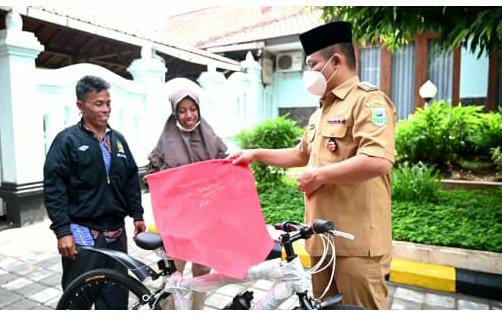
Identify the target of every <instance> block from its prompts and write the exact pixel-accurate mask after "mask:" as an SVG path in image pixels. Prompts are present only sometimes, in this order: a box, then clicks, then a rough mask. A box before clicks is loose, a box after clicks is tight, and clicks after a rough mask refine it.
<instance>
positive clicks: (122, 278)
mask: <svg viewBox="0 0 502 317" xmlns="http://www.w3.org/2000/svg"><path fill="white" fill-rule="evenodd" d="M104 288H106V289H107V290H108V292H110V291H112V292H113V293H114V294H117V293H118V292H122V293H123V294H124V295H123V296H126V295H125V294H126V293H127V297H128V301H127V306H125V305H121V306H122V307H110V308H111V309H129V310H134V309H145V308H147V309H153V308H152V307H151V305H150V303H151V302H152V301H150V299H151V296H152V294H151V292H150V291H149V290H148V289H147V288H146V287H145V286H144V285H143V284H141V283H140V282H139V281H138V280H136V279H134V278H132V277H130V276H129V275H126V274H123V273H120V272H117V271H114V270H109V269H97V270H92V271H89V272H87V273H84V274H82V275H80V276H79V277H78V278H76V279H75V280H74V281H72V282H71V283H70V285H68V287H67V288H66V290H65V291H64V292H63V295H62V296H61V299H60V300H59V302H58V305H57V307H56V309H73V310H77V309H78V310H90V309H95V308H96V306H95V304H96V299H98V300H100V299H99V298H100V295H101V291H102V290H103V289H104ZM101 298H102V297H101ZM111 304H112V305H114V304H115V303H111Z"/></svg>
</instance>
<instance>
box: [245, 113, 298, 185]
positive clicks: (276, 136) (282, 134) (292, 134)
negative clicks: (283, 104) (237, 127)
mask: <svg viewBox="0 0 502 317" xmlns="http://www.w3.org/2000/svg"><path fill="white" fill-rule="evenodd" d="M302 131H303V130H302V129H301V128H299V127H298V126H297V125H296V122H295V121H293V120H290V119H288V118H287V115H284V116H281V117H278V118H276V119H271V120H266V121H264V122H262V123H261V124H259V125H257V126H256V127H254V128H253V129H252V130H250V131H248V130H244V131H242V132H241V133H239V134H238V135H237V136H236V140H237V142H238V143H239V146H240V147H241V148H243V149H256V148H264V149H280V148H289V147H292V146H294V145H296V144H297V143H298V138H299V137H300V136H301V135H302ZM251 169H252V170H253V173H254V176H255V179H256V180H257V181H258V182H262V181H264V182H267V181H274V180H278V179H280V178H281V176H282V175H284V169H282V168H275V167H270V166H267V165H265V164H263V163H260V162H255V163H253V164H252V165H251Z"/></svg>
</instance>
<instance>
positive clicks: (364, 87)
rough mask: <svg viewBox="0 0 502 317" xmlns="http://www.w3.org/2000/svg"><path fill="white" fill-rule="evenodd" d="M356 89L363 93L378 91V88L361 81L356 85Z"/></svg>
mask: <svg viewBox="0 0 502 317" xmlns="http://www.w3.org/2000/svg"><path fill="white" fill-rule="evenodd" d="M357 87H359V88H361V89H362V90H364V91H375V90H378V87H377V86H376V85H373V84H372V83H369V82H367V81H362V82H360V83H358V84H357Z"/></svg>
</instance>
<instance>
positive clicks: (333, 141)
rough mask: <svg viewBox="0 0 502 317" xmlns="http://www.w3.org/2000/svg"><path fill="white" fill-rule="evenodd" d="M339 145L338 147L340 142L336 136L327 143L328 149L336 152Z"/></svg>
mask: <svg viewBox="0 0 502 317" xmlns="http://www.w3.org/2000/svg"><path fill="white" fill-rule="evenodd" d="M337 147H338V144H337V143H336V139H335V138H329V140H328V144H327V148H328V151H330V152H335V151H336V149H337Z"/></svg>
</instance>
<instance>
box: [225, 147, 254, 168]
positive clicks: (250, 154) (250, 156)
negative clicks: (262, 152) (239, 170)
mask: <svg viewBox="0 0 502 317" xmlns="http://www.w3.org/2000/svg"><path fill="white" fill-rule="evenodd" d="M254 153H255V152H254V150H240V151H237V152H235V153H234V154H231V155H229V156H228V157H227V159H230V160H233V161H232V163H233V164H235V165H237V164H251V163H253V162H254V161H255V157H254Z"/></svg>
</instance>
